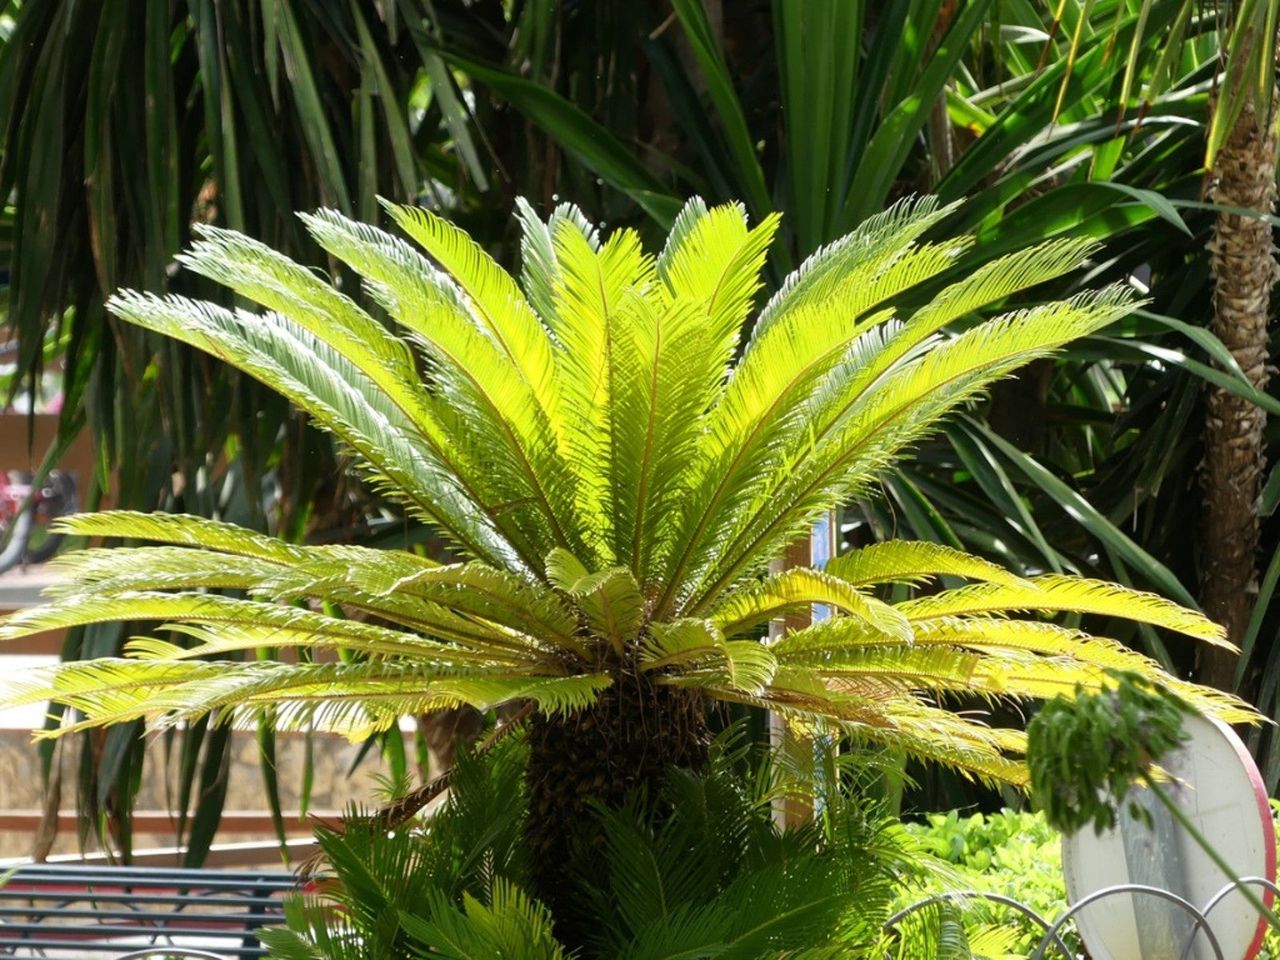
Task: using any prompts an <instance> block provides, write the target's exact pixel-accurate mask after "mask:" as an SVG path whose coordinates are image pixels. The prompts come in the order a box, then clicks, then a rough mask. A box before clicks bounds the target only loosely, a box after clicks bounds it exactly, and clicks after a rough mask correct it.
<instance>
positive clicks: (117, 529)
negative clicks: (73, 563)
mask: <svg viewBox="0 0 1280 960" xmlns="http://www.w3.org/2000/svg"><path fill="white" fill-rule="evenodd" d="M53 529H54V530H55V531H56V532H58V533H65V534H67V535H69V536H76V537H118V538H120V539H122V540H149V541H151V542H153V543H172V544H180V545H185V546H191V547H204V548H206V549H209V550H218V551H220V552H222V553H230V554H235V555H237V556H244V557H257V558H258V559H261V560H272V561H275V562H278V563H290V562H294V561H298V560H301V559H302V558H303V557H304V555H305V552H304V551H303V550H302V549H300V548H298V547H295V546H293V545H291V544H288V543H285V542H284V541H283V540H280V539H278V538H277V537H271V536H267V535H266V534H264V533H257V532H256V531H254V530H250V529H248V528H247V527H241V526H237V525H236V524H234V523H225V522H223V521H220V520H210V519H208V518H207V517H196V516H192V515H191V514H186V513H141V512H139V511H136V510H104V511H102V512H101V513H77V514H74V515H72V516H69V517H58V518H56V519H55V520H54V521H53Z"/></svg>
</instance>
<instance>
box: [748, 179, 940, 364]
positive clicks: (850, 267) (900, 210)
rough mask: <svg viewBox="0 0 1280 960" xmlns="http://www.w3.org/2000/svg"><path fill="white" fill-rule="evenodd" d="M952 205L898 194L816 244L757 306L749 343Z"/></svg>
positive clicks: (900, 248)
mask: <svg viewBox="0 0 1280 960" xmlns="http://www.w3.org/2000/svg"><path fill="white" fill-rule="evenodd" d="M954 210H955V204H950V205H947V206H939V205H938V201H937V199H936V198H934V197H916V198H904V199H902V200H899V201H898V202H897V203H895V204H893V205H892V206H891V207H889V208H888V209H887V210H885V211H883V212H882V213H878V214H876V215H875V216H871V217H868V218H867V219H866V220H864V221H862V223H861V224H859V225H858V227H857V229H855V230H854V231H853V232H852V233H849V234H847V235H846V236H844V237H841V238H840V239H839V240H836V241H834V242H832V243H829V244H827V245H826V246H825V247H822V248H820V249H819V250H818V251H816V252H815V253H814V254H812V255H811V256H810V257H809V258H808V259H807V260H805V261H804V263H802V264H800V267H799V269H797V270H796V271H795V272H794V273H792V274H791V275H790V276H789V277H787V279H786V280H785V281H784V282H783V284H782V286H781V287H780V288H779V290H778V292H777V293H775V294H774V295H773V296H772V297H771V298H770V299H769V302H768V303H766V304H765V306H764V308H763V309H762V310H761V311H760V317H759V319H758V320H756V325H755V329H754V330H753V331H752V334H751V341H752V344H754V342H755V341H756V340H757V339H758V338H759V337H761V336H763V335H764V334H765V332H766V331H768V329H769V328H770V327H771V326H773V324H774V323H775V322H777V320H778V319H779V318H780V317H782V316H783V315H785V314H786V313H787V312H788V311H790V310H794V309H796V308H797V307H799V306H801V305H804V304H815V303H822V302H824V301H827V300H830V299H832V298H833V297H836V296H838V295H839V293H840V290H841V288H842V287H844V286H845V285H846V284H850V283H852V282H854V278H855V277H857V276H858V274H859V273H860V272H861V271H869V272H876V271H879V270H881V269H883V268H884V267H885V266H886V265H887V264H889V263H891V262H892V261H893V260H894V259H896V258H897V257H898V256H900V255H901V254H902V253H903V252H905V251H906V250H907V249H908V248H909V247H910V246H911V244H912V243H914V242H915V241H916V240H917V239H918V238H919V237H920V236H921V235H922V234H923V233H924V232H925V231H926V230H928V229H929V228H930V227H932V226H933V225H934V224H936V223H938V222H940V221H941V220H943V219H944V218H945V217H947V216H948V215H949V214H951V213H952V212H954ZM748 349H750V346H749V347H748Z"/></svg>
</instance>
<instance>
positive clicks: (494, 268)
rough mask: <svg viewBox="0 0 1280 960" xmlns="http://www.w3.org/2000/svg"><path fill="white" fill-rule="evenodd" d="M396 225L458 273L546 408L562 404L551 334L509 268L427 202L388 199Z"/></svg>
mask: <svg viewBox="0 0 1280 960" xmlns="http://www.w3.org/2000/svg"><path fill="white" fill-rule="evenodd" d="M382 205H383V207H384V208H385V209H386V210H387V212H388V213H389V214H390V215H391V218H392V219H393V220H394V221H395V222H396V224H397V225H398V226H399V227H400V229H401V230H403V231H404V232H405V233H407V234H408V235H409V236H410V237H411V238H412V239H413V240H414V241H415V242H416V243H418V244H419V245H420V246H421V247H422V248H423V249H424V250H425V251H426V252H427V253H428V254H429V255H430V256H431V258H432V259H433V260H435V261H436V263H438V264H440V266H441V267H442V268H443V269H444V271H445V272H446V273H447V274H449V276H450V277H452V278H453V281H454V283H456V284H457V286H458V289H459V290H460V291H461V292H462V294H463V295H465V297H466V298H467V301H468V303H469V305H470V306H471V308H472V314H473V316H474V318H475V320H476V322H477V324H478V325H479V326H480V327H481V329H483V330H485V331H486V332H487V333H488V335H489V336H491V337H492V338H493V340H494V342H495V343H497V344H498V346H499V348H500V349H501V350H502V352H503V353H504V354H506V356H507V357H508V358H509V359H510V360H511V362H512V363H513V364H515V366H516V368H517V369H518V370H519V371H520V372H521V378H522V379H523V380H524V382H525V383H527V384H528V385H529V387H530V389H531V390H532V391H533V393H534V396H536V397H537V398H538V401H539V403H540V404H541V405H542V408H543V410H544V411H545V412H546V413H547V414H548V415H553V414H554V411H555V409H556V401H555V399H554V392H553V391H554V387H553V383H552V372H553V370H554V361H553V359H552V345H551V338H550V336H549V335H548V333H547V329H546V328H545V327H543V325H542V324H541V322H540V321H539V320H538V317H537V315H536V314H535V313H534V312H533V308H532V307H531V306H530V305H529V301H528V300H526V299H525V297H524V294H523V293H522V292H521V291H520V288H519V287H518V286H517V285H516V282H515V281H514V280H513V279H512V278H511V275H510V274H508V273H507V272H506V271H505V270H503V269H502V267H500V266H499V265H498V263H497V261H495V260H494V259H493V258H492V257H490V256H489V255H488V254H487V253H485V252H484V250H482V249H481V248H480V245H479V244H477V243H476V242H475V241H474V240H472V239H471V238H470V237H469V236H467V234H466V233H465V232H464V231H462V230H460V229H458V228H457V227H456V226H454V225H453V224H452V223H450V222H449V221H447V220H444V219H442V218H440V217H438V216H436V215H435V214H434V213H432V212H431V211H429V210H425V209H423V208H422V207H409V206H401V205H398V204H394V203H388V202H386V201H383V204H382Z"/></svg>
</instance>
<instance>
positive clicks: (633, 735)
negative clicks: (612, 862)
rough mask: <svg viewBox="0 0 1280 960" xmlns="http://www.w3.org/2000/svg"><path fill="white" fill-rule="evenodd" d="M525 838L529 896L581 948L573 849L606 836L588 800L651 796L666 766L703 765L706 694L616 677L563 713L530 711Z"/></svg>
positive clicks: (617, 802)
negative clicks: (587, 702)
mask: <svg viewBox="0 0 1280 960" xmlns="http://www.w3.org/2000/svg"><path fill="white" fill-rule="evenodd" d="M528 739H529V765H528V769H527V773H526V775H525V782H526V785H527V789H528V799H529V818H528V821H527V822H526V825H525V838H526V843H527V848H528V854H529V870H530V879H531V881H532V887H533V890H534V892H535V894H536V895H537V896H538V897H539V899H541V900H542V901H543V902H544V903H545V904H546V905H547V906H548V907H549V908H550V909H551V911H552V913H553V914H554V915H555V917H556V928H557V933H558V935H559V936H560V937H561V938H562V939H563V940H564V942H565V943H566V945H569V946H577V945H578V944H579V943H580V942H581V935H582V934H583V933H585V931H578V930H576V929H575V925H574V923H573V910H572V906H573V902H574V899H575V897H576V894H577V891H576V889H575V880H574V873H575V871H574V870H573V869H572V868H571V866H570V864H571V861H572V860H573V858H574V853H575V850H577V851H579V852H580V853H585V854H586V855H587V856H594V851H595V850H597V849H599V848H601V847H602V845H603V842H604V837H603V836H602V835H600V833H599V832H598V831H597V830H595V828H594V818H593V817H592V815H591V804H592V802H593V801H594V802H599V803H602V804H604V805H606V806H608V807H613V808H617V807H620V806H621V805H622V803H623V801H624V800H625V799H626V798H627V796H628V795H629V794H630V793H632V791H634V790H635V789H636V788H638V787H645V788H646V790H647V797H648V800H649V801H650V802H653V801H654V800H655V799H656V797H657V795H658V793H659V791H660V789H661V784H662V780H663V776H664V774H665V773H666V771H667V770H668V768H670V767H673V766H677V767H684V768H686V769H692V770H699V769H703V768H704V767H705V766H706V763H707V748H708V745H709V742H710V736H709V734H708V732H707V725H706V719H705V716H704V714H703V703H702V698H701V697H700V696H698V695H697V694H695V693H691V692H689V691H684V690H677V689H674V688H671V687H662V686H656V685H654V684H653V683H651V682H650V681H649V680H647V679H646V678H643V677H638V676H635V675H626V674H624V675H621V676H619V677H618V678H617V679H616V680H615V681H614V685H613V686H612V687H610V688H609V689H608V690H607V691H605V693H604V694H603V695H602V696H601V697H600V699H599V700H598V701H597V702H596V703H595V705H594V706H592V707H591V708H589V709H587V710H584V711H582V712H580V713H577V714H574V715H573V716H571V717H568V718H567V719H552V718H548V717H545V716H542V715H541V714H538V715H536V716H535V717H534V718H533V719H532V720H531V721H530V724H529V731H528Z"/></svg>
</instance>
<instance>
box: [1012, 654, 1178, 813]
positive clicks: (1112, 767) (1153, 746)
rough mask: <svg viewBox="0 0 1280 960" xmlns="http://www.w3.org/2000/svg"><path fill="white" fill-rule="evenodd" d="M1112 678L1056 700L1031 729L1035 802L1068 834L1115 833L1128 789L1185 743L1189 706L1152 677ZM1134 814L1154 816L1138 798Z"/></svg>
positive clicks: (1125, 675) (1029, 740)
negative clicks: (1083, 831) (1089, 829)
mask: <svg viewBox="0 0 1280 960" xmlns="http://www.w3.org/2000/svg"><path fill="white" fill-rule="evenodd" d="M1112 678H1113V682H1112V683H1109V684H1108V685H1107V686H1106V687H1104V688H1103V689H1101V690H1098V691H1096V692H1092V693H1086V692H1085V691H1083V690H1078V691H1077V692H1076V695H1075V696H1074V697H1071V698H1069V699H1068V698H1066V697H1055V698H1054V699H1053V700H1051V701H1049V702H1048V703H1046V704H1045V705H1044V706H1043V707H1042V708H1041V709H1040V711H1039V712H1038V713H1037V714H1036V716H1035V717H1034V718H1033V719H1032V721H1031V723H1030V724H1028V725H1027V763H1028V766H1029V768H1030V771H1031V792H1032V796H1033V797H1034V799H1035V801H1036V803H1037V805H1038V806H1039V807H1040V809H1041V810H1043V811H1044V815H1045V819H1046V821H1048V823H1049V824H1051V825H1052V826H1054V827H1056V828H1057V829H1059V830H1062V831H1063V832H1064V833H1070V832H1074V831H1076V830H1079V829H1080V828H1082V827H1084V826H1086V825H1088V824H1092V825H1093V829H1094V830H1095V831H1096V832H1098V833H1101V832H1102V831H1104V830H1109V829H1111V828H1112V827H1114V826H1115V824H1116V811H1117V809H1118V808H1119V807H1120V806H1122V805H1123V804H1124V803H1125V802H1126V801H1125V797H1126V795H1127V794H1128V792H1129V787H1130V786H1131V785H1132V784H1133V783H1134V781H1135V780H1137V779H1138V778H1140V777H1143V776H1146V775H1148V774H1149V772H1150V771H1151V770H1152V767H1153V764H1155V763H1156V762H1157V761H1158V760H1159V759H1160V757H1161V756H1163V755H1164V754H1165V753H1167V752H1168V751H1170V750H1172V749H1174V748H1175V747H1177V746H1178V745H1179V744H1180V743H1182V741H1183V739H1184V735H1183V732H1182V717H1183V716H1184V715H1185V714H1186V713H1187V712H1188V710H1189V707H1188V706H1187V704H1186V703H1184V702H1183V701H1182V700H1180V699H1179V698H1178V697H1177V696H1176V695H1174V694H1172V693H1171V692H1170V691H1168V690H1165V689H1162V688H1160V687H1158V686H1156V685H1154V684H1153V683H1152V682H1151V681H1150V680H1149V679H1147V678H1143V677H1139V676H1135V675H1133V674H1128V673H1113V674H1112ZM1129 812H1130V813H1131V814H1132V815H1133V816H1135V817H1143V816H1144V815H1145V816H1147V817H1149V812H1148V811H1147V810H1146V808H1145V807H1143V806H1142V805H1141V804H1140V803H1138V802H1137V801H1136V800H1134V801H1131V802H1129Z"/></svg>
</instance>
